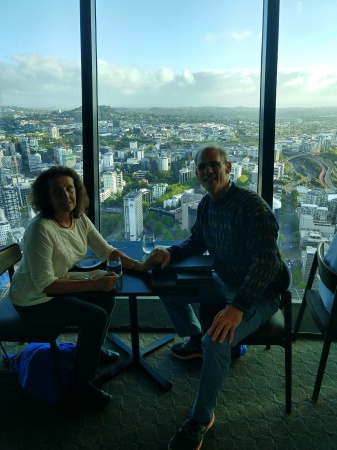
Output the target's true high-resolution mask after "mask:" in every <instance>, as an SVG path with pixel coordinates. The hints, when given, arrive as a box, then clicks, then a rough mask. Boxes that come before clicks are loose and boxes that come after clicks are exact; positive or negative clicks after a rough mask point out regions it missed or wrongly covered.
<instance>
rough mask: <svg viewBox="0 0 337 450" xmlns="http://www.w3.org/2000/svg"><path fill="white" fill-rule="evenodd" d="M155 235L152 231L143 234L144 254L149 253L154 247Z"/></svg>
mask: <svg viewBox="0 0 337 450" xmlns="http://www.w3.org/2000/svg"><path fill="white" fill-rule="evenodd" d="M154 243H155V237H154V234H153V233H146V234H144V235H143V242H142V247H143V252H144V253H145V255H149V254H150V253H151V252H152V250H153V249H154Z"/></svg>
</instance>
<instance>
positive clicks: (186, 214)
mask: <svg viewBox="0 0 337 450" xmlns="http://www.w3.org/2000/svg"><path fill="white" fill-rule="evenodd" d="M198 205H199V202H195V203H184V204H182V205H181V215H182V217H181V228H182V229H183V230H186V231H190V229H191V228H192V226H193V225H194V223H195V221H196V219H197V209H198Z"/></svg>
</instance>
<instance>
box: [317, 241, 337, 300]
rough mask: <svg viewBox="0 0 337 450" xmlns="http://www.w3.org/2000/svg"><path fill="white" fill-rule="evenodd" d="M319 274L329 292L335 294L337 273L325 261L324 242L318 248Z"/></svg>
mask: <svg viewBox="0 0 337 450" xmlns="http://www.w3.org/2000/svg"><path fill="white" fill-rule="evenodd" d="M317 263H318V272H319V276H320V278H321V280H322V281H323V283H324V284H325V286H326V287H327V288H328V289H329V291H331V292H333V293H335V292H336V287H337V273H336V272H334V271H333V270H332V269H330V268H329V267H328V266H327V264H326V262H325V261H324V242H321V243H320V244H319V245H318V248H317Z"/></svg>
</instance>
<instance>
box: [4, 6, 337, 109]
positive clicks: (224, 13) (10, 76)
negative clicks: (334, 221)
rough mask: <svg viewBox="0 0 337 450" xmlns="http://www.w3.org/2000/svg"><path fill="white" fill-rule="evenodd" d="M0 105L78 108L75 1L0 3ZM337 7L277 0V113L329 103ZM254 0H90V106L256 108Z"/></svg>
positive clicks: (335, 86)
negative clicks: (94, 81) (93, 17)
mask: <svg viewBox="0 0 337 450" xmlns="http://www.w3.org/2000/svg"><path fill="white" fill-rule="evenodd" d="M0 14H1V17H2V18H3V20H2V24H1V27H0V42H1V46H0V106H8V105H13V106H14V105H16V106H25V107H57V108H74V107H78V106H80V104H81V81H80V30H79V1H78V0H58V1H54V0H25V1H24V0H10V1H9V0H0ZM336 17H337V2H336V1H335V0H323V1H321V2H317V0H302V1H293V0H281V20H280V41H279V42H280V44H279V45H280V46H279V55H278V56H279V59H278V90H277V94H278V97H277V105H278V107H289V106H301V107H312V106H337V61H336V54H337V27H336V23H335V22H336V20H335V18H336ZM261 23H262V0H208V1H207V2H204V1H201V0H170V1H169V2H168V1H164V0H145V1H144V0H97V28H98V73H99V103H100V104H105V105H109V106H112V107H114V106H115V107H122V106H124V107H148V106H256V107H257V106H258V104H259V74H260V46H261V38H262V37H261Z"/></svg>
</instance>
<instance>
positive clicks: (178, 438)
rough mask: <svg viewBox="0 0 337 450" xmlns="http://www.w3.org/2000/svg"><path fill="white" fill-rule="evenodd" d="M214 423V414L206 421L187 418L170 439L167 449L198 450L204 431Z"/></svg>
mask: <svg viewBox="0 0 337 450" xmlns="http://www.w3.org/2000/svg"><path fill="white" fill-rule="evenodd" d="M213 423H214V414H213V415H212V418H211V420H210V421H209V422H208V423H200V422H197V421H196V420H194V419H192V418H191V419H188V420H186V422H184V423H183V425H182V426H181V428H179V431H178V433H176V434H175V435H174V436H173V438H172V439H171V440H170V443H169V445H168V450H199V449H200V448H201V446H202V441H203V439H204V436H205V434H206V432H207V431H208V430H209V429H210V428H211V426H212V425H213Z"/></svg>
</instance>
